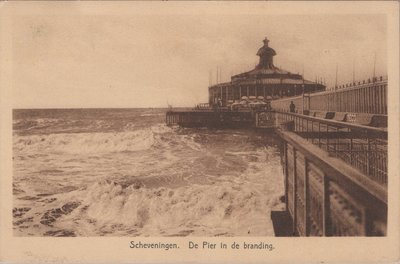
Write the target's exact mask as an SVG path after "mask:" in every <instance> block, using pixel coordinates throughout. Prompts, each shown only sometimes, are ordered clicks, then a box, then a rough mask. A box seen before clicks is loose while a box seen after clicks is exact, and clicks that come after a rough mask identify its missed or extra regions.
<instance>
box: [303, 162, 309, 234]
mask: <svg viewBox="0 0 400 264" xmlns="http://www.w3.org/2000/svg"><path fill="white" fill-rule="evenodd" d="M304 204H305V205H304V226H305V235H306V236H309V235H310V218H309V214H310V186H309V183H308V161H307V159H306V158H305V157H304Z"/></svg>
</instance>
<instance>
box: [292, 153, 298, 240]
mask: <svg viewBox="0 0 400 264" xmlns="http://www.w3.org/2000/svg"><path fill="white" fill-rule="evenodd" d="M296 167H297V166H296V149H295V148H293V235H296V233H297V198H296V196H297V168H296Z"/></svg>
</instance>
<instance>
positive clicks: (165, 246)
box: [129, 241, 179, 250]
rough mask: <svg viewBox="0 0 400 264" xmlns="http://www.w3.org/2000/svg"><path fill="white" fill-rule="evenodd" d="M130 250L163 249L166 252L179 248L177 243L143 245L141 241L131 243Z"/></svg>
mask: <svg viewBox="0 0 400 264" xmlns="http://www.w3.org/2000/svg"><path fill="white" fill-rule="evenodd" d="M129 247H130V248H138V249H139V248H156V249H157V248H161V249H165V250H169V249H173V248H179V247H178V245H177V244H175V243H161V242H158V243H142V242H141V241H137V242H135V241H131V243H130V246H129Z"/></svg>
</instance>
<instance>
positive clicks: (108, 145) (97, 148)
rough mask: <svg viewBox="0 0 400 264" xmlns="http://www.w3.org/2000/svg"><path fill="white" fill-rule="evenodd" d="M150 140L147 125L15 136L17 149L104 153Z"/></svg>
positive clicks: (145, 145)
mask: <svg viewBox="0 0 400 264" xmlns="http://www.w3.org/2000/svg"><path fill="white" fill-rule="evenodd" d="M153 144H154V136H153V133H152V131H151V130H150V129H145V130H137V131H127V132H118V133H60V134H49V135H31V136H15V137H14V144H13V147H14V150H15V151H17V153H30V152H32V153H37V152H43V151H44V152H47V153H49V152H51V153H53V152H60V153H80V154H85V153H86V154H89V153H106V152H122V151H140V150H146V149H149V148H150V147H151V146H152V145H153Z"/></svg>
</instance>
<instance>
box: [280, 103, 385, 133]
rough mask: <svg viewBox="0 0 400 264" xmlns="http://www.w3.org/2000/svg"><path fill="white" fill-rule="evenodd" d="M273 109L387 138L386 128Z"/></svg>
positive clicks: (281, 112)
mask: <svg viewBox="0 0 400 264" xmlns="http://www.w3.org/2000/svg"><path fill="white" fill-rule="evenodd" d="M273 111H274V112H276V113H279V114H285V115H292V116H294V117H298V118H303V119H306V120H310V121H315V122H319V123H322V124H326V125H332V126H337V127H341V128H350V129H354V130H363V131H370V132H374V133H375V134H377V135H379V136H383V137H386V138H387V132H388V130H387V128H380V127H371V126H364V125H360V124H354V123H348V122H343V121H336V120H331V119H325V118H319V117H313V116H307V115H302V114H297V113H291V112H284V111H279V110H273ZM328 112H329V111H328Z"/></svg>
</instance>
